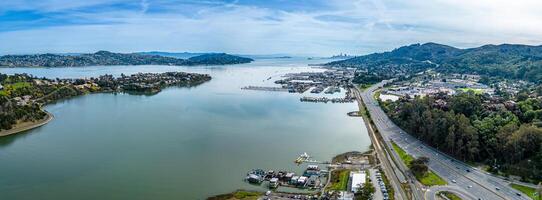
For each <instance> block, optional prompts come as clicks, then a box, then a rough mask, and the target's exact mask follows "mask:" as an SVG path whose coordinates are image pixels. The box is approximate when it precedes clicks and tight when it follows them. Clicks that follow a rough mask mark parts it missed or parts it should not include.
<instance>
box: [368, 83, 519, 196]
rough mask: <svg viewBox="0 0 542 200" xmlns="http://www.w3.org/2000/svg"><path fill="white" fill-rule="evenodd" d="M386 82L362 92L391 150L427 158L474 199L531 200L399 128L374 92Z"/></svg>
mask: <svg viewBox="0 0 542 200" xmlns="http://www.w3.org/2000/svg"><path fill="white" fill-rule="evenodd" d="M385 83H386V81H382V82H381V83H378V84H375V85H373V86H371V87H370V88H368V89H366V90H365V91H364V92H362V93H361V98H362V99H363V102H365V105H366V107H367V109H368V111H369V113H370V114H371V118H372V120H373V121H374V123H375V126H376V127H377V129H378V130H379V131H380V134H381V135H382V137H383V138H384V141H385V143H386V145H388V148H389V149H393V147H392V141H393V142H394V143H396V144H397V145H398V146H399V147H401V148H402V149H404V150H405V151H406V152H407V153H409V154H411V155H413V156H414V157H420V156H425V157H428V158H429V163H428V166H429V168H430V169H431V170H432V171H434V172H435V173H436V174H438V175H439V176H441V177H442V178H443V179H445V180H446V181H447V182H448V184H449V185H450V186H454V187H459V188H462V189H464V191H466V192H467V193H469V194H470V195H471V196H472V197H475V199H488V200H498V199H505V200H528V199H529V198H528V197H526V196H525V195H524V194H521V193H520V192H519V191H517V190H515V189H513V188H511V187H510V186H508V184H509V182H508V181H506V180H504V179H501V178H499V177H496V176H493V175H491V174H489V173H487V172H484V171H481V170H478V169H476V168H473V167H471V166H469V165H467V164H465V163H463V162H461V161H458V160H456V159H454V158H452V157H450V156H447V155H446V154H444V153H442V152H440V151H438V150H436V149H434V148H431V147H430V146H428V145H425V144H424V143H422V142H421V141H419V140H418V139H416V138H414V137H413V136H411V135H409V134H406V133H405V131H403V130H401V129H400V128H399V127H398V126H396V125H395V124H394V123H393V122H392V121H391V120H390V119H389V118H388V117H387V115H386V114H385V113H384V111H383V110H382V109H381V108H380V106H379V105H378V102H377V101H376V100H375V99H374V98H373V95H374V92H375V90H377V89H379V88H381V87H382V86H383V85H384V84H385ZM518 194H520V195H518ZM416 199H418V198H416Z"/></svg>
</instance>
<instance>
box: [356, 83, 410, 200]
mask: <svg viewBox="0 0 542 200" xmlns="http://www.w3.org/2000/svg"><path fill="white" fill-rule="evenodd" d="M353 92H354V95H356V98H357V99H358V106H359V108H360V110H361V109H362V108H363V103H362V102H361V96H360V93H359V92H358V91H357V90H353ZM363 120H364V122H365V126H367V132H368V133H369V137H370V138H371V142H372V143H373V148H375V151H376V153H377V157H378V159H379V160H380V163H381V164H382V169H383V170H384V172H385V174H386V176H387V177H388V179H389V181H390V184H391V186H392V188H393V190H394V191H395V199H397V200H407V199H408V196H407V194H406V193H405V191H404V190H403V188H402V187H401V183H402V182H404V179H405V178H404V176H403V174H402V173H401V172H398V171H397V170H396V169H397V168H396V167H394V166H392V164H393V162H392V161H390V159H389V157H388V153H387V151H386V150H385V149H384V148H382V146H381V145H380V142H379V140H378V138H377V137H376V135H375V133H374V131H373V128H372V127H371V125H370V123H369V120H368V119H366V118H365V117H364V118H363Z"/></svg>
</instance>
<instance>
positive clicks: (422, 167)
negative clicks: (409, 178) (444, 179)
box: [409, 157, 429, 176]
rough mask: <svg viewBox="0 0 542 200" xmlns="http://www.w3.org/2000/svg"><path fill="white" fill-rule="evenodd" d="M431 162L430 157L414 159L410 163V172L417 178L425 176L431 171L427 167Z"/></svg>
mask: <svg viewBox="0 0 542 200" xmlns="http://www.w3.org/2000/svg"><path fill="white" fill-rule="evenodd" d="M428 162H429V158H428V157H419V158H417V159H414V160H412V161H410V164H409V166H410V170H411V171H412V173H414V174H415V175H416V176H424V175H425V174H426V173H427V171H429V168H428V167H427V163H428Z"/></svg>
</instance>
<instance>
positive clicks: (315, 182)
mask: <svg viewBox="0 0 542 200" xmlns="http://www.w3.org/2000/svg"><path fill="white" fill-rule="evenodd" d="M319 185H320V178H319V177H318V176H316V175H312V176H310V177H309V179H308V180H307V186H309V187H316V186H319Z"/></svg>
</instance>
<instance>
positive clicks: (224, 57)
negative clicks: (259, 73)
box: [188, 53, 254, 65]
mask: <svg viewBox="0 0 542 200" xmlns="http://www.w3.org/2000/svg"><path fill="white" fill-rule="evenodd" d="M188 61H190V62H193V63H199V64H202V65H220V64H242V63H249V62H252V61H254V60H253V59H251V58H244V57H239V56H233V55H228V54H225V53H210V54H203V55H199V56H194V57H191V58H189V59H188Z"/></svg>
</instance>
